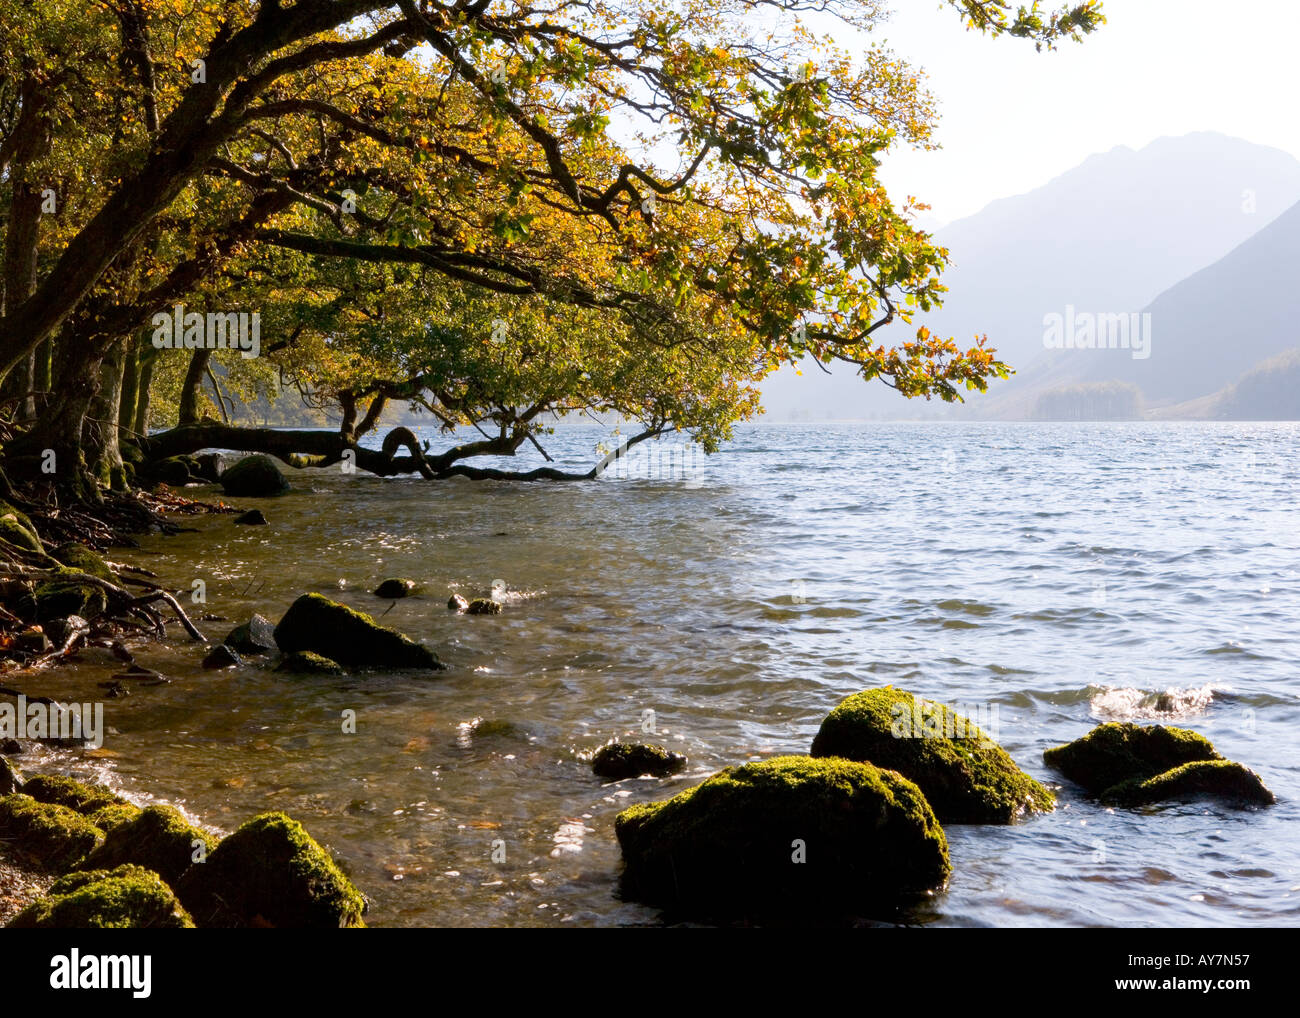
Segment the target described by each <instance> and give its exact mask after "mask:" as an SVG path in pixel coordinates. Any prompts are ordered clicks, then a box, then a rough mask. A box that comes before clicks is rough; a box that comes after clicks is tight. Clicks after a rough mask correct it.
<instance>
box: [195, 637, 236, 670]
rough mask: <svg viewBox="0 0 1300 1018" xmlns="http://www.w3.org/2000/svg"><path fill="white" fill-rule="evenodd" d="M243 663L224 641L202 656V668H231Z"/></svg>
mask: <svg viewBox="0 0 1300 1018" xmlns="http://www.w3.org/2000/svg"><path fill="white" fill-rule="evenodd" d="M243 663H244V660H243V658H241V657H240V656H239V655H238V654H237V653H236V652H235V651H234V650H233V649H232V648H230V647H227V646H226V645H225V644H224V643H219V644H217V645H216V646H215V647H213V648H212V649H211V650H210V651H208V652H207V654H205V655H204V657H203V667H204V668H233V667H234V666H236V665H242V664H243Z"/></svg>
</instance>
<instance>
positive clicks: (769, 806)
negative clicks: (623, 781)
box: [614, 756, 951, 919]
mask: <svg viewBox="0 0 1300 1018" xmlns="http://www.w3.org/2000/svg"><path fill="white" fill-rule="evenodd" d="M614 829H615V832H616V833H617V835H618V841H619V845H620V846H621V847H622V849H623V858H624V860H625V863H626V866H625V868H624V871H623V877H622V883H621V889H622V894H623V896H624V897H625V898H629V899H632V900H637V901H643V902H646V903H647V904H650V905H655V906H658V907H661V908H665V909H668V910H670V911H673V912H679V913H682V914H684V915H692V916H699V917H706V918H716V919H721V918H733V919H740V918H756V917H760V916H795V917H800V918H807V917H810V916H827V917H829V916H841V917H844V916H850V915H865V914H870V913H871V912H873V911H875V910H878V909H881V908H889V907H892V906H894V905H897V904H899V903H900V902H902V901H905V900H908V899H910V898H914V897H916V896H918V895H921V894H923V893H924V892H926V891H928V890H929V889H932V888H935V887H939V886H941V885H942V884H943V883H944V881H945V880H946V879H947V877H948V874H949V872H950V871H951V866H950V865H949V862H948V843H947V839H946V838H945V837H944V833H943V828H942V827H940V826H939V822H938V820H936V819H935V816H934V813H933V812H932V811H931V809H930V805H929V803H927V802H926V801H925V796H924V795H922V794H921V790H920V789H919V788H917V787H916V785H914V784H912V782H910V781H908V780H907V779H906V778H904V777H902V776H901V775H899V774H896V773H894V772H892V771H887V770H882V769H881V768H879V767H873V766H872V765H871V764H864V763H855V762H853V761H851V760H842V759H838V758H829V759H814V758H811V757H806V756H785V757H777V758H775V759H772V760H765V761H763V762H762V763H753V764H745V765H744V766H741V767H728V768H727V769H725V770H722V771H719V772H718V773H717V774H715V775H713V776H712V777H711V778H709V779H708V780H707V781H705V782H704V783H703V784H701V785H697V786H696V787H694V788H691V789H688V790H687V791H685V792H682V793H681V794H680V795H677V796H674V797H673V798H671V799H668V800H667V801H665V802H652V803H647V804H644V805H640V806H633V807H631V808H630V809H626V810H624V811H623V812H622V813H620V814H619V815H618V817H617V819H616V820H615V825H614ZM800 852H802V853H803V855H802V858H803V861H802V862H801V861H797V860H798V858H799V853H800Z"/></svg>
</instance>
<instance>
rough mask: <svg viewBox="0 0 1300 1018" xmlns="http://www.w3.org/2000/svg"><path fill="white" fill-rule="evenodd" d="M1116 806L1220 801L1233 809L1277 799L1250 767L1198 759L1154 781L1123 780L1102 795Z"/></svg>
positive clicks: (1151, 779)
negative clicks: (1233, 807) (1199, 800)
mask: <svg viewBox="0 0 1300 1018" xmlns="http://www.w3.org/2000/svg"><path fill="white" fill-rule="evenodd" d="M1101 798H1102V801H1103V802H1105V803H1108V804H1110V805H1113V806H1149V805H1151V804H1152V803H1157V802H1187V801H1189V800H1194V799H1216V800H1218V801H1219V802H1223V803H1227V804H1228V805H1230V806H1271V805H1272V804H1273V803H1275V802H1277V798H1276V797H1275V796H1274V795H1273V793H1272V792H1270V791H1269V790H1268V788H1267V787H1266V786H1265V785H1264V782H1263V781H1262V780H1260V776H1259V775H1258V774H1256V773H1255V772H1254V771H1252V770H1251V769H1250V768H1249V767H1243V766H1242V765H1241V764H1239V763H1234V762H1233V761H1231V760H1196V761H1193V762H1192V763H1185V764H1183V765H1182V766H1180V767H1174V768H1173V769H1171V770H1167V771H1165V772H1164V773H1162V774H1157V775H1156V776H1155V777H1153V778H1145V779H1138V778H1134V779H1132V780H1130V781H1122V782H1120V783H1119V784H1118V785H1112V786H1111V787H1110V788H1108V789H1106V791H1105V792H1103V793H1102V796H1101Z"/></svg>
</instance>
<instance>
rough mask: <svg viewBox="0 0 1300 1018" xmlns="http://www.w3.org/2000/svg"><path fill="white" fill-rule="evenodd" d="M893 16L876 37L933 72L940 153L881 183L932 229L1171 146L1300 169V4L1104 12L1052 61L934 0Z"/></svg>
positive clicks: (1158, 4) (1254, 2) (1229, 3)
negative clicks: (1256, 157) (1215, 134)
mask: <svg viewBox="0 0 1300 1018" xmlns="http://www.w3.org/2000/svg"><path fill="white" fill-rule="evenodd" d="M1046 6H1049V7H1050V6H1057V3H1053V2H1052V0H1048V2H1047V4H1046ZM893 8H894V14H893V16H892V17H891V19H890V21H889V22H888V23H887V24H886V25H884V26H882V27H881V28H880V29H878V30H877V31H876V32H874V33H872V34H873V36H874V38H875V39H876V40H877V41H879V42H881V43H884V44H887V45H888V46H889V48H891V49H893V50H894V51H895V52H896V53H897V54H898V55H899V56H903V57H906V58H907V59H908V60H909V61H911V62H912V63H913V64H915V65H919V66H920V67H922V68H924V70H925V71H926V72H927V73H928V75H929V85H930V88H931V91H933V92H934V94H935V95H936V97H937V99H938V101H939V110H940V115H941V121H940V127H939V133H938V140H939V142H940V143H941V144H942V145H943V149H942V150H941V151H937V152H916V151H912V150H908V149H899V150H897V151H896V152H895V153H894V154H892V155H890V156H889V157H888V158H887V160H886V162H885V164H884V166H883V169H882V177H883V179H884V182H885V184H886V186H887V187H888V188H889V191H890V193H891V195H892V196H893V197H894V198H895V200H901V198H902V197H904V196H905V195H907V194H913V195H916V196H917V197H918V198H920V199H922V200H923V201H926V202H928V203H929V204H930V205H931V206H933V210H932V212H931V213H930V215H929V216H928V217H927V218H926V220H924V224H925V225H926V226H927V227H930V228H935V227H937V226H939V225H941V224H943V223H948V222H951V221H953V220H955V219H960V218H962V217H964V216H968V215H972V214H974V213H976V212H978V211H979V210H980V209H981V208H983V207H984V206H985V205H987V204H988V203H989V202H990V201H993V200H994V199H996V198H1002V197H1007V196H1010V195H1016V194H1023V193H1024V192H1026V191H1029V190H1032V189H1033V188H1035V187H1038V186H1040V185H1042V184H1044V183H1046V182H1047V181H1048V180H1050V179H1052V178H1053V177H1055V176H1057V175H1059V174H1060V173H1063V172H1064V171H1066V170H1068V169H1070V168H1072V167H1074V166H1076V165H1078V164H1079V163H1080V162H1082V161H1083V160H1084V159H1086V158H1087V157H1088V156H1089V155H1092V154H1093V153H1096V152H1106V151H1109V150H1110V149H1112V148H1114V147H1115V146H1117V145H1127V146H1129V147H1130V148H1134V149H1137V148H1141V147H1143V146H1145V145H1146V144H1148V143H1149V142H1151V141H1153V140H1155V139H1156V138H1159V137H1163V136H1168V135H1182V134H1187V133H1189V132H1192V131H1220V132H1222V133H1224V134H1227V135H1232V136H1234V137H1238V138H1244V139H1246V140H1247V141H1253V142H1256V143H1258V144H1263V145H1271V146H1274V147H1276V148H1280V149H1282V150H1283V151H1286V152H1290V153H1291V154H1292V155H1295V156H1296V157H1298V158H1300V117H1298V116H1297V115H1296V113H1295V110H1294V106H1293V104H1294V101H1295V99H1296V97H1297V96H1300V61H1298V60H1297V58H1296V55H1295V41H1296V39H1297V38H1300V3H1296V2H1295V0H1104V4H1103V10H1104V11H1105V14H1106V17H1107V23H1106V24H1105V25H1103V26H1102V27H1101V28H1100V29H1099V30H1098V31H1097V32H1095V33H1094V34H1093V35H1091V36H1089V37H1087V38H1086V39H1085V40H1084V42H1083V43H1081V44H1075V43H1072V42H1068V41H1067V42H1065V43H1062V44H1061V47H1060V49H1058V50H1056V51H1054V52H1050V53H1048V52H1044V53H1036V52H1035V51H1034V47H1033V44H1032V43H1030V42H1027V41H1026V40H1023V39H1011V38H1006V37H1004V38H1000V39H990V38H988V37H986V36H983V35H981V34H979V33H976V32H967V31H966V30H965V29H964V28H963V26H962V24H961V19H960V17H959V16H958V15H957V13H956V12H955V11H954V10H953V9H952V8H950V7H948V6H947V5H946V4H945V5H941V4H940V3H939V2H938V0H893ZM837 35H839V36H840V37H841V38H842V39H843V41H844V44H845V46H846V48H849V42H850V36H849V34H848V33H845V32H844V30H843V27H842V26H841V28H840V29H839V30H838V31H837Z"/></svg>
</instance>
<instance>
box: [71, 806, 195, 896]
mask: <svg viewBox="0 0 1300 1018" xmlns="http://www.w3.org/2000/svg"><path fill="white" fill-rule="evenodd" d="M216 845H217V842H216V839H215V838H213V837H212V835H210V834H207V833H206V832H204V831H201V830H199V829H198V828H197V827H195V826H194V825H193V824H191V823H190V822H189V821H187V820H186V819H185V818H184V817H183V816H181V814H180V813H179V812H178V811H177V810H176V809H175V808H173V807H171V806H150V807H149V808H148V809H144V810H141V811H140V814H139V816H137V817H136V818H135V819H134V820H131V821H130V822H128V823H124V824H118V825H117V826H115V827H114V828H113V829H112V830H111V831H109V832H108V835H107V836H106V837H105V838H104V842H103V844H102V845H100V846H99V847H98V848H96V849H95V850H94V851H93V852H91V853H90V854H89V855H88V856H87V857H86V859H85V860H84V862H83V863H82V865H81V867H80V868H81V869H113V868H115V867H117V866H122V865H126V864H128V863H131V864H134V865H136V866H144V867H147V868H148V869H151V870H153V871H154V872H155V873H158V874H160V875H161V876H162V878H163V879H164V880H166V881H167V883H169V884H171V885H172V886H173V887H174V886H176V885H177V883H178V882H179V881H180V879H181V878H182V877H183V876H184V875H185V874H186V872H187V871H188V870H189V869H190V867H191V866H192V865H198V862H197V860H196V858H195V857H196V856H197V857H198V858H201V859H206V858H207V857H208V855H209V854H210V853H211V852H212V851H213V850H214V849H215V848H216Z"/></svg>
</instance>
